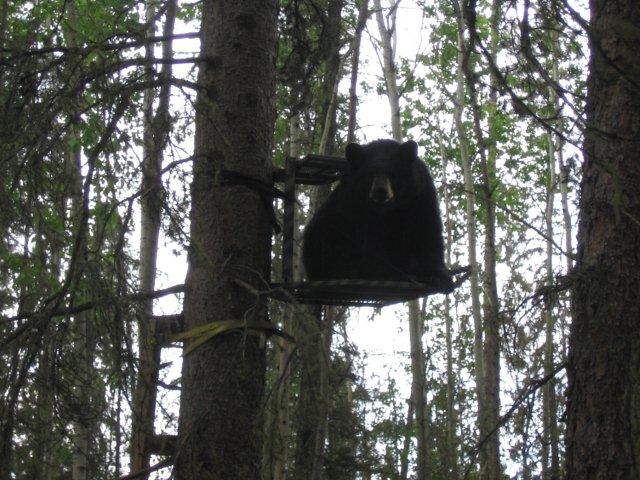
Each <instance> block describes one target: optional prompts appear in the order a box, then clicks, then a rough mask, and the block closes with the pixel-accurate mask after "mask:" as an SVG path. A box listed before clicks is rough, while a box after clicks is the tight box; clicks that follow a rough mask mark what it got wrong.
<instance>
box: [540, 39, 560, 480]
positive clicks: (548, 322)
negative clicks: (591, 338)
mask: <svg viewBox="0 0 640 480" xmlns="http://www.w3.org/2000/svg"><path fill="white" fill-rule="evenodd" d="M551 35H552V39H551V53H552V59H551V61H552V67H551V70H552V73H551V75H552V78H553V80H554V81H558V67H557V60H556V57H555V51H556V46H557V33H556V32H553V33H552V34H551ZM549 97H550V103H551V105H552V106H553V109H554V111H555V112H559V109H560V104H559V102H558V95H557V93H556V91H555V89H554V88H552V87H549ZM554 123H555V124H556V125H557V122H554ZM547 141H548V166H549V179H548V184H547V206H546V207H547V208H546V213H545V217H546V218H545V223H546V231H545V234H546V236H547V242H546V250H547V251H546V254H547V258H546V262H545V270H546V272H545V273H546V279H545V282H546V284H547V285H548V286H551V285H552V284H553V244H552V239H553V214H554V208H553V207H554V200H555V189H556V171H555V170H556V151H559V148H558V147H559V146H560V145H559V142H556V135H555V134H554V133H553V131H551V130H549V131H548V132H547ZM556 144H557V145H556ZM553 305H554V302H553V301H552V299H547V301H546V302H545V308H544V321H545V349H544V375H545V377H547V376H549V375H551V373H552V372H553V370H554V368H555V362H554V352H555V344H554V336H553V332H554V328H555V316H554V312H553ZM542 397H543V400H542V405H543V415H542V417H543V424H544V425H543V426H544V430H543V441H542V462H541V463H542V478H543V480H553V479H558V478H559V476H560V463H559V454H558V423H557V416H558V412H557V410H558V407H557V402H556V387H555V381H554V379H553V378H552V379H551V380H549V381H548V382H547V383H546V384H545V386H544V388H543V390H542Z"/></svg>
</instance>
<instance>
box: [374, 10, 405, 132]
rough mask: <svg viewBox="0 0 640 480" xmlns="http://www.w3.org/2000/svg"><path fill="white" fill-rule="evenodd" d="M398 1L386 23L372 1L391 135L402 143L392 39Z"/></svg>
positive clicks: (380, 11)
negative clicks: (378, 35) (378, 36)
mask: <svg viewBox="0 0 640 480" xmlns="http://www.w3.org/2000/svg"><path fill="white" fill-rule="evenodd" d="M399 3H400V1H399V0H394V2H393V5H392V7H391V10H390V11H389V14H388V15H387V16H386V19H387V21H386V22H385V17H384V16H383V13H382V6H381V5H380V0H373V6H374V9H375V15H376V22H377V23H378V31H379V32H380V46H381V48H382V71H383V75H384V81H385V85H386V90H387V100H388V101H389V107H390V109H391V134H392V136H393V138H394V140H397V141H402V125H401V123H400V92H399V90H398V79H397V75H396V73H397V72H396V66H395V60H394V57H395V51H394V37H395V35H396V32H397V30H396V13H397V7H398V4H399Z"/></svg>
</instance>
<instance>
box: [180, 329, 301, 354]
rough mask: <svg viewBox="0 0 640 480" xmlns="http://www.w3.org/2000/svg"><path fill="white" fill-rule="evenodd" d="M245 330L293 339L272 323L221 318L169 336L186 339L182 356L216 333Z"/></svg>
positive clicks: (181, 339)
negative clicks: (186, 343)
mask: <svg viewBox="0 0 640 480" xmlns="http://www.w3.org/2000/svg"><path fill="white" fill-rule="evenodd" d="M239 329H240V330H247V333H250V334H254V335H255V334H260V333H270V334H275V335H279V336H280V337H282V338H286V339H287V340H290V341H295V340H294V338H293V337H292V336H291V335H289V334H288V333H286V332H283V331H282V330H280V329H279V328H277V327H276V326H274V325H273V324H272V323H269V322H265V321H262V320H253V321H245V320H222V321H219V322H211V323H207V324H205V325H198V326H197V327H194V328H192V329H191V330H187V331H186V332H182V333H177V334H175V335H172V336H171V337H170V338H171V340H174V341H178V342H181V341H188V340H191V342H189V345H188V346H186V347H185V349H184V352H183V354H182V355H183V356H184V355H188V354H190V353H191V352H193V351H194V350H195V349H196V348H198V347H199V346H200V345H202V344H204V343H206V342H208V341H209V340H211V339H212V338H213V337H215V336H216V335H221V334H223V333H226V332H228V331H230V330H239Z"/></svg>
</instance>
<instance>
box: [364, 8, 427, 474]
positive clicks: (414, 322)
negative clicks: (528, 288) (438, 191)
mask: <svg viewBox="0 0 640 480" xmlns="http://www.w3.org/2000/svg"><path fill="white" fill-rule="evenodd" d="M399 3H400V2H399V1H395V2H394V3H393V5H392V6H391V10H390V11H389V13H388V14H387V15H386V19H387V21H386V22H385V18H384V17H383V12H382V6H381V4H380V0H373V4H374V8H375V15H376V21H377V23H378V30H379V32H380V45H381V48H382V72H383V76H384V79H385V85H386V94H387V98H388V100H389V106H390V108H391V131H392V135H393V139H394V140H396V141H398V142H402V140H403V134H402V125H401V122H400V93H399V90H398V84H397V81H398V79H397V71H396V66H395V61H394V57H395V51H394V43H395V42H394V39H395V35H396V32H397V30H396V13H397V7H398V4H399ZM422 334H423V318H422V315H421V313H420V307H419V304H418V301H417V300H414V301H411V302H409V343H410V346H411V374H412V382H411V402H412V404H413V411H414V416H415V422H416V440H417V449H418V451H417V460H416V461H417V469H416V470H417V479H418V480H426V479H428V478H429V477H430V468H429V452H428V445H427V418H426V406H427V405H426V395H425V393H426V392H425V371H424V365H425V358H424V350H423V347H422ZM410 421H411V419H410V417H409V415H407V424H406V427H407V428H406V430H407V431H406V435H407V436H409V435H410V432H409V429H408V427H409V425H410ZM405 443H406V440H405ZM402 458H403V460H404V459H405V458H406V456H405V455H404V452H403V455H402ZM404 470H405V468H404V465H401V471H404Z"/></svg>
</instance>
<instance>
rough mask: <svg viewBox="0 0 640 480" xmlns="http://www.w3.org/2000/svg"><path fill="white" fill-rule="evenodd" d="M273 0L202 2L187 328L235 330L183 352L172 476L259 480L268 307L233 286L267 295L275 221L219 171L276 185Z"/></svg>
mask: <svg viewBox="0 0 640 480" xmlns="http://www.w3.org/2000/svg"><path fill="white" fill-rule="evenodd" d="M275 27H276V4H275V0H267V1H264V0H247V1H243V2H236V1H231V0H222V1H220V0H205V1H204V3H203V18H202V30H201V32H202V33H201V36H202V57H203V59H204V60H203V61H202V63H201V64H200V72H199V78H198V81H199V84H200V85H201V87H202V88H203V90H202V91H201V92H200V93H199V95H198V100H197V105H196V138H195V159H194V165H193V183H192V188H191V193H192V205H191V247H190V251H189V270H188V273H187V278H186V286H187V292H186V295H185V308H184V321H185V327H186V329H187V330H191V329H193V328H194V327H197V326H201V325H205V324H209V323H216V322H220V321H234V322H237V325H238V326H239V327H241V328H239V329H237V330H233V331H229V332H227V333H224V334H220V335H217V336H215V337H213V338H212V339H210V340H208V341H207V342H206V343H204V344H203V345H201V346H200V347H198V348H196V349H195V350H193V351H191V352H190V353H188V354H186V355H185V356H184V359H183V369H182V395H181V400H180V421H179V442H178V443H179V445H178V452H177V454H176V459H175V468H174V474H175V476H176V478H177V479H178V480H187V479H189V480H190V479H195V478H201V479H225V480H227V479H231V478H242V479H249V480H251V479H255V480H257V479H259V478H260V474H261V468H260V458H261V451H262V449H261V434H260V432H261V426H262V418H261V413H262V401H263V394H264V376H265V351H264V337H263V336H262V335H260V334H259V333H257V331H256V330H252V329H250V328H242V326H250V325H251V324H255V322H264V321H266V309H265V306H264V304H263V303H262V301H261V300H260V299H258V298H256V297H255V296H254V295H253V293H252V292H250V291H249V290H248V289H247V288H245V287H243V286H241V284H239V283H238V281H242V282H244V283H247V284H249V285H252V286H253V287H254V288H255V289H257V290H262V289H264V285H265V282H267V281H268V280H269V270H270V268H269V264H270V254H271V235H270V229H271V224H270V220H269V218H270V217H269V212H268V210H267V208H265V202H264V199H263V198H261V195H260V193H259V192H258V191H256V190H255V189H253V188H250V187H249V184H243V183H242V182H241V181H228V180H227V179H234V178H235V179H237V178H238V176H237V175H236V176H230V175H228V174H227V173H225V172H234V173H237V174H240V178H242V176H247V177H251V178H253V179H255V180H257V181H259V182H263V183H264V184H266V185H269V184H271V182H272V176H271V161H270V160H271V149H272V142H273V138H272V137H273V124H274V113H275V109H274V96H275V38H276V28H275Z"/></svg>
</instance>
